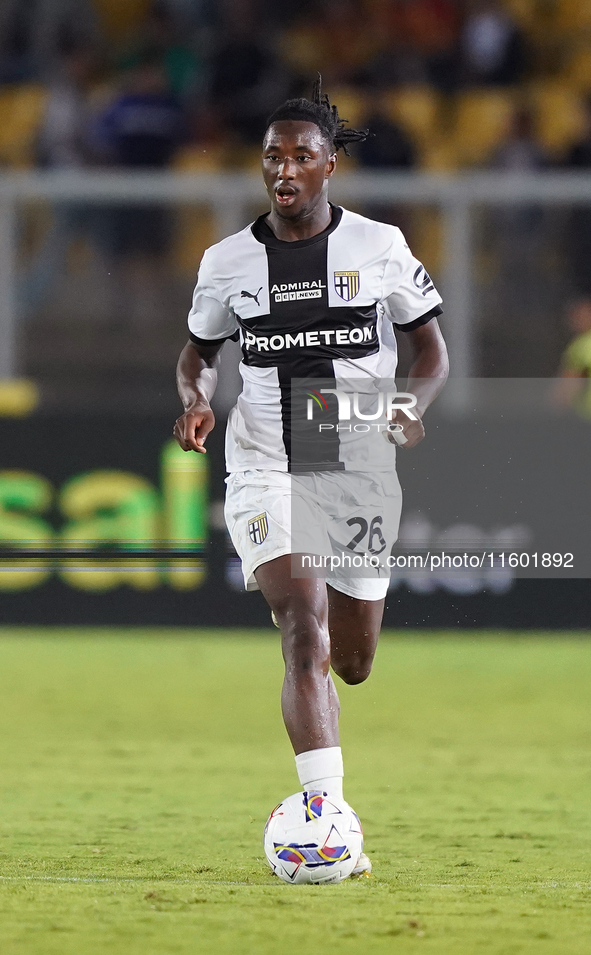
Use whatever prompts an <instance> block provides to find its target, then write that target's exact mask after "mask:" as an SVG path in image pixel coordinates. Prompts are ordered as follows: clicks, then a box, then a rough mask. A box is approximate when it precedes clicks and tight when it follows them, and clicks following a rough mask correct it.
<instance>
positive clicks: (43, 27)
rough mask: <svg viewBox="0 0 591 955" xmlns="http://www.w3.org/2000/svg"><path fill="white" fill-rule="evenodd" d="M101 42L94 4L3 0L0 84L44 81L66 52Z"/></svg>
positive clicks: (75, 0)
mask: <svg viewBox="0 0 591 955" xmlns="http://www.w3.org/2000/svg"><path fill="white" fill-rule="evenodd" d="M99 41H100V36H99V30H98V23H97V16H96V11H95V9H94V4H93V3H92V0H2V2H1V3H0V82H3V83H16V82H21V81H24V80H31V79H38V78H40V77H44V76H45V75H46V74H47V73H48V72H50V71H51V70H52V69H53V68H54V66H55V64H56V62H57V61H58V60H59V58H60V56H61V55H62V54H63V52H64V51H65V50H66V49H68V48H71V47H73V46H81V45H85V46H93V47H95V48H96V47H97V46H98V44H99Z"/></svg>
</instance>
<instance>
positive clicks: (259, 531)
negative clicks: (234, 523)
mask: <svg viewBox="0 0 591 955" xmlns="http://www.w3.org/2000/svg"><path fill="white" fill-rule="evenodd" d="M268 533H269V522H268V520H267V512H266V511H263V513H262V514H259V515H258V517H253V519H252V520H251V521H249V522H248V536H249V537H250V539H251V541H252V542H253V544H262V543H263V541H264V540H266V538H267V534H268Z"/></svg>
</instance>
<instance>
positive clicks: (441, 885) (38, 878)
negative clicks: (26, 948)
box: [0, 875, 591, 890]
mask: <svg viewBox="0 0 591 955" xmlns="http://www.w3.org/2000/svg"><path fill="white" fill-rule="evenodd" d="M0 882H72V883H83V884H89V885H98V884H101V883H103V884H112V883H119V882H130V883H134V882H160V883H164V884H166V885H247V886H252V887H255V886H258V885H266V884H267V883H260V882H238V881H230V880H223V879H199V878H195V879H167V878H165V877H161V878H157V877H156V878H155V877H152V878H150V877H146V878H140V877H138V876H120V877H119V878H84V877H83V876H59V875H0ZM395 884H397V885H399V886H400V888H410V887H411V886H413V885H416V887H417V888H421V889H508V890H509V889H515V888H521V889H591V882H529V883H526V884H524V885H521V886H519V885H518V886H516V885H515V884H512V885H496V884H495V883H481V882H475V883H468V882H416V883H414V882H397V883H395Z"/></svg>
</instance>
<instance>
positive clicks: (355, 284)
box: [334, 272, 359, 302]
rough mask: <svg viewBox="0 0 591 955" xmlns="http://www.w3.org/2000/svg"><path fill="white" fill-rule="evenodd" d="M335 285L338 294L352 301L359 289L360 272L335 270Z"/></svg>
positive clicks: (347, 300) (346, 300)
mask: <svg viewBox="0 0 591 955" xmlns="http://www.w3.org/2000/svg"><path fill="white" fill-rule="evenodd" d="M334 287H335V292H336V293H337V295H340V297H341V298H342V299H344V300H345V302H350V301H351V299H352V298H355V296H356V295H357V292H358V291H359V272H335V274H334Z"/></svg>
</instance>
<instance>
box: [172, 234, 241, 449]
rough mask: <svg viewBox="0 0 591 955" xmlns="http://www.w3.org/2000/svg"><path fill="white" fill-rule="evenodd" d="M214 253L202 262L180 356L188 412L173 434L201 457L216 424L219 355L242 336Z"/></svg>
mask: <svg viewBox="0 0 591 955" xmlns="http://www.w3.org/2000/svg"><path fill="white" fill-rule="evenodd" d="M212 251H213V250H208V251H207V252H206V253H205V254H204V256H203V259H202V260H201V266H200V268H199V275H198V278H197V285H196V286H195V291H194V292H193V304H192V306H191V310H190V312H189V319H188V322H189V333H190V338H189V341H188V342H187V344H186V345H185V347H184V348H183V350H182V352H181V354H180V358H179V361H178V365H177V373H176V380H177V388H178V392H179V397H180V399H181V401H182V403H183V408H184V409H185V410H184V413H183V414H182V415H181V416H180V418H178V419H177V422H176V424H175V426H174V431H173V434H174V436H175V438H176V439H177V441H178V443H179V444H180V446H181V448H182V449H183V451H197V452H198V453H199V454H205V453H206V451H205V447H204V445H205V439H206V438H207V435H208V434H209V432H210V431H211V430H212V428H213V426H214V424H215V418H214V415H213V411H212V410H211V399H212V397H213V393H214V391H215V386H216V384H217V380H218V373H217V366H218V363H219V353H220V351H221V349H222V346H223V344H224V342H225V341H226V340H227V339H228V338H236V337H237V336H238V324H237V321H236V316H235V315H234V313H233V312H232V310H231V309H230V308H229V306H228V304H227V303H226V302H225V301H224V300H223V296H222V295H221V294H220V292H219V289H218V286H217V284H216V281H215V277H214V273H215V265H212V255H211V253H212ZM214 258H215V257H214Z"/></svg>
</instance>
